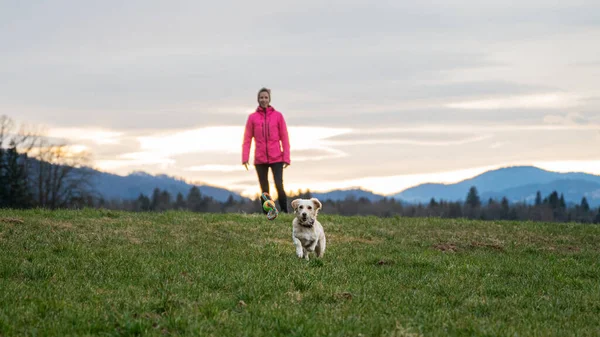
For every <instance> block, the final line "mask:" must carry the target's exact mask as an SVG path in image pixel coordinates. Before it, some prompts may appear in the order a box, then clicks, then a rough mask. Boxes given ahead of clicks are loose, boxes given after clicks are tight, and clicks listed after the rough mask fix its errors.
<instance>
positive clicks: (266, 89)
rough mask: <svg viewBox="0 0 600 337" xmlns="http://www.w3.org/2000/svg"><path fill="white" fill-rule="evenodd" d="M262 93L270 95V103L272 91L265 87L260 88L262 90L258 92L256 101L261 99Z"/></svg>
mask: <svg viewBox="0 0 600 337" xmlns="http://www.w3.org/2000/svg"><path fill="white" fill-rule="evenodd" d="M261 92H266V93H268V94H269V102H270V101H271V89H269V88H265V87H262V88H260V90H259V91H258V94H256V99H257V100H258V98H259V97H260V93H261Z"/></svg>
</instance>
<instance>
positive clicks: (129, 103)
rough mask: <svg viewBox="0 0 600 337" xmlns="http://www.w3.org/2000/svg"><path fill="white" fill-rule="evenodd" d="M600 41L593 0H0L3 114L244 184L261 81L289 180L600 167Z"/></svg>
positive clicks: (96, 153) (204, 176)
mask: <svg viewBox="0 0 600 337" xmlns="http://www.w3.org/2000/svg"><path fill="white" fill-rule="evenodd" d="M598 41H600V2H598V1H578V0H572V1H547V0H543V1H542V0H531V1H520V2H517V3H510V4H509V3H506V2H505V1H475V0H457V1H422V2H418V3H417V2H414V1H372V0H371V1H357V0H345V1H313V0H307V1H302V2H295V1H294V2H292V1H274V0H267V1H242V0H237V1H232V0H224V1H213V2H205V1H202V2H201V1H176V0H172V1H152V0H143V1H142V0H130V1H113V0H105V1H66V0H54V1H11V0H4V1H0V114H3V115H7V116H9V117H11V118H12V119H14V120H15V121H18V122H21V123H26V124H28V125H35V126H43V128H44V130H45V132H46V135H47V136H48V137H50V138H51V139H53V140H55V141H57V142H62V143H65V144H69V145H70V146H72V150H73V151H86V152H88V153H90V154H91V158H92V162H91V165H92V166H93V167H95V168H97V169H99V170H102V171H105V172H111V173H115V174H119V175H127V174H129V173H131V172H133V171H145V172H148V173H151V174H168V175H171V176H175V177H179V178H183V179H185V180H187V181H189V182H193V183H201V184H208V185H213V186H219V187H225V188H228V189H230V190H234V191H236V192H240V193H242V194H243V195H247V196H253V195H256V194H257V193H259V185H258V179H257V177H256V172H255V170H254V169H253V167H250V170H249V171H246V170H245V168H244V167H243V166H242V165H241V144H242V138H243V131H244V125H245V122H246V119H247V117H248V114H249V113H250V112H252V111H253V110H254V109H255V108H256V106H257V102H256V94H257V92H258V89H260V88H261V87H263V86H266V87H269V88H271V90H272V102H271V104H272V106H273V107H274V108H275V109H277V110H278V111H280V112H282V113H283V115H284V118H285V120H286V123H287V125H288V130H289V133H290V143H291V161H292V163H291V166H289V167H288V168H286V169H285V171H284V185H285V189H286V190H288V191H297V190H306V189H310V190H312V191H326V190H331V189H337V188H341V189H345V188H356V187H359V188H363V189H366V190H370V191H373V192H375V193H380V194H385V195H391V194H394V193H397V192H400V191H402V190H403V189H406V188H408V187H411V186H414V185H417V184H420V183H424V182H445V183H451V182H457V181H460V180H463V179H466V178H470V177H472V176H474V175H477V174H480V173H483V172H485V171H486V170H490V169H495V168H500V167H506V166H512V165H534V166H538V167H540V168H544V169H548V170H553V171H559V172H568V171H579V172H587V173H592V174H599V175H600V150H599V149H600V146H598V145H599V143H600V43H598ZM251 163H252V161H251ZM271 182H272V181H271ZM272 193H273V194H276V193H275V189H274V188H272Z"/></svg>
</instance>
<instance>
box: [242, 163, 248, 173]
mask: <svg viewBox="0 0 600 337" xmlns="http://www.w3.org/2000/svg"><path fill="white" fill-rule="evenodd" d="M242 165H244V166H245V167H246V171H248V162H245V163H243V164H242Z"/></svg>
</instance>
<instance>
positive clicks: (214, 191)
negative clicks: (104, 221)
mask: <svg viewBox="0 0 600 337" xmlns="http://www.w3.org/2000/svg"><path fill="white" fill-rule="evenodd" d="M94 173H95V174H94V175H93V177H92V179H91V183H92V188H93V189H94V190H95V191H96V192H98V193H99V194H100V195H102V196H103V197H104V198H105V199H122V200H128V199H136V198H137V197H138V196H139V195H140V194H144V195H146V196H148V197H151V196H152V192H153V191H154V189H155V188H159V189H160V190H167V191H168V192H169V193H170V194H171V196H172V197H173V198H175V196H177V193H180V192H181V194H183V196H184V197H186V196H187V194H188V193H189V191H190V189H191V188H192V187H193V186H194V185H193V184H189V183H187V182H185V181H183V180H181V179H177V178H174V177H170V176H167V175H164V174H160V175H156V176H154V175H150V174H148V173H145V172H133V173H131V174H129V175H127V176H119V175H116V174H111V173H105V172H100V171H95V172H94ZM196 186H197V187H198V188H199V189H200V193H201V194H202V195H205V196H209V197H212V198H213V199H215V200H217V201H221V202H223V201H226V200H227V199H228V198H229V196H230V195H231V196H233V198H234V199H235V200H241V199H243V197H242V196H240V195H239V194H238V193H235V192H231V191H229V190H227V189H224V188H218V187H213V186H207V185H196Z"/></svg>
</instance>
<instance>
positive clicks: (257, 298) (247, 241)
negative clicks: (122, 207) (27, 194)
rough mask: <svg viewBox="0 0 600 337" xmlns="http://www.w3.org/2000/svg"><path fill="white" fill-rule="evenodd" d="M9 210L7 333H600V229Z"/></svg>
mask: <svg viewBox="0 0 600 337" xmlns="http://www.w3.org/2000/svg"><path fill="white" fill-rule="evenodd" d="M291 219H292V218H291V215H281V216H280V217H279V218H277V219H276V220H274V221H271V222H269V221H267V220H266V219H265V217H263V216H261V215H242V214H195V213H185V212H167V213H162V214H157V213H141V214H136V213H125V212H111V211H102V210H85V211H56V212H50V211H43V210H30V211H10V210H8V211H7V210H2V211H0V251H1V252H2V254H0V289H2V291H1V292H0V336H17V335H18V336H23V335H36V334H37V335H46V336H64V335H121V336H123V335H155V336H164V335H201V336H300V335H302V336H421V335H423V336H440V335H452V336H456V335H470V336H472V335H475V336H484V335H485V336H490V335H496V336H497V335H503V336H508V335H510V336H515V335H519V336H570V335H578V336H593V335H597V334H598V332H599V331H600V321H599V320H598V319H597V317H598V315H600V264H598V261H600V245H599V242H600V226H596V225H581V224H555V223H554V224H547V223H533V222H522V223H521V222H478V221H466V220H446V219H443V220H442V219H424V218H422V219H419V218H386V219H381V218H375V217H341V216H328V215H326V214H322V215H321V217H320V219H321V222H322V223H323V225H324V227H325V230H326V233H327V236H328V237H327V238H328V246H327V251H326V253H325V256H324V258H323V259H322V260H316V259H311V260H310V261H308V262H307V261H304V260H300V259H298V258H296V256H295V255H294V248H293V245H292V243H291V225H290V222H291Z"/></svg>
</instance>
